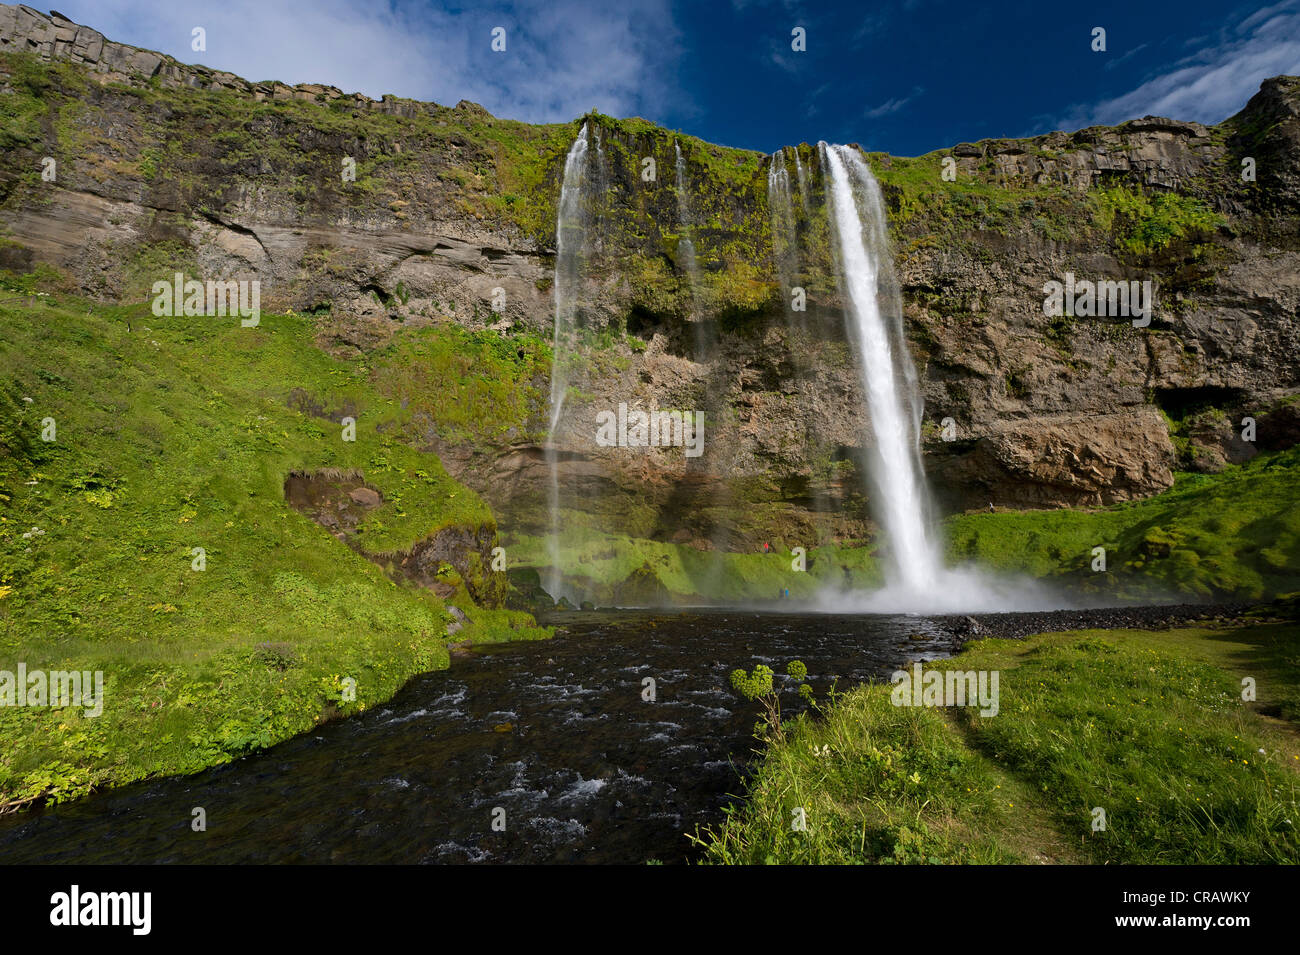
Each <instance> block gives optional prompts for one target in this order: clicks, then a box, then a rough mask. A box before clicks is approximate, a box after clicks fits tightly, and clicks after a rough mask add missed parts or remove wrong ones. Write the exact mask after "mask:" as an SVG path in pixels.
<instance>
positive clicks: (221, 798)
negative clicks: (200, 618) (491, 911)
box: [0, 610, 952, 864]
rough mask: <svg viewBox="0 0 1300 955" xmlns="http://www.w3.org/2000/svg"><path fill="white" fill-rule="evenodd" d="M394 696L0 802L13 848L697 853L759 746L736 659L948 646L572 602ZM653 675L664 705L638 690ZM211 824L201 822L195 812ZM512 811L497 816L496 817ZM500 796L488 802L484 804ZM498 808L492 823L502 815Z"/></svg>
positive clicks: (901, 622) (593, 855)
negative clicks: (202, 756) (186, 764)
mask: <svg viewBox="0 0 1300 955" xmlns="http://www.w3.org/2000/svg"><path fill="white" fill-rule="evenodd" d="M548 622H551V623H555V624H557V625H558V626H559V627H561V628H562V630H557V635H556V637H555V638H554V639H552V640H547V641H539V642H530V643H513V644H497V645H487V646H481V647H476V648H473V649H472V650H470V651H469V652H466V653H463V654H458V655H457V656H456V657H455V658H454V659H453V661H452V665H451V668H450V669H448V670H443V671H439V672H436V673H430V674H426V675H423V676H420V677H417V678H416V679H414V680H412V681H411V682H410V683H409V684H408V685H407V686H405V687H404V688H403V689H402V690H401V691H400V692H399V693H398V694H397V696H396V697H394V698H393V699H392V700H391V701H390V702H388V703H386V704H383V705H381V706H377V707H375V708H373V709H371V710H369V711H368V712H366V713H364V714H361V715H359V716H357V717H354V718H351V719H347V720H339V721H337V722H333V723H329V724H326V725H323V726H320V727H317V728H316V729H315V730H313V731H311V732H308V733H306V734H304V735H303V736H299V737H296V738H294V739H292V740H289V741H287V742H285V743H282V744H279V745H277V746H274V747H272V748H271V749H268V750H266V751H264V752H262V753H258V754H256V755H253V756H249V757H245V758H242V759H239V760H237V761H235V762H232V763H229V764H227V765H224V766H220V767H216V768H214V769H210V770H206V771H204V772H202V773H198V774H196V775H193V776H187V777H173V778H166V779H159V780H154V781H148V782H143V783H137V784H134V785H131V786H127V787H123V788H121V789H117V790H112V791H109V792H106V793H101V794H95V795H92V796H90V797H88V798H86V799H83V800H79V801H76V802H73V803H69V804H66V805H62V806H55V807H50V808H44V809H35V810H31V811H27V812H21V813H16V814H13V815H11V816H6V817H0V860H2V861H4V862H6V863H40V862H68V863H72V862H75V863H124V862H125V863H330V862H340V863H361V864H365V863H466V862H474V863H477V862H487V863H570V862H585V863H642V862H645V861H647V860H652V859H653V860H658V861H661V862H664V863H680V862H688V861H691V860H692V859H693V858H695V857H696V855H697V852H696V850H693V848H692V846H691V844H690V842H689V840H688V839H687V838H686V835H685V834H686V833H691V832H694V831H695V830H696V827H697V826H704V825H711V824H716V823H717V822H719V821H720V819H721V818H722V808H723V807H724V806H726V805H727V804H728V803H729V802H731V801H732V798H733V795H734V794H738V793H741V792H742V791H743V785H744V772H745V766H746V764H747V763H748V762H749V761H750V760H751V759H752V758H753V751H754V748H755V746H756V745H757V744H756V742H755V740H754V739H753V736H752V734H753V729H754V724H755V720H756V718H757V715H758V708H757V706H756V704H753V703H747V702H744V701H742V700H741V699H739V698H738V697H737V696H736V694H735V693H734V692H733V691H732V690H731V689H730V686H729V684H728V676H729V674H730V672H731V671H732V670H733V669H735V668H737V667H743V668H744V669H746V670H748V669H751V668H752V667H753V666H754V665H755V664H756V663H766V664H767V665H768V666H770V667H772V669H773V670H775V671H777V673H778V685H781V686H784V688H785V689H784V692H783V694H782V695H783V705H784V706H785V707H786V713H787V715H788V714H790V713H793V712H795V710H796V709H797V707H796V706H795V703H796V701H797V697H796V695H795V693H794V691H793V686H794V684H793V681H791V680H789V678H787V677H785V676H784V670H785V664H786V662H787V661H789V660H791V659H799V660H802V661H803V662H804V663H806V664H807V666H808V671H809V682H810V683H812V685H813V688H814V689H815V690H816V692H817V694H818V697H819V698H821V697H823V695H824V694H825V692H826V691H827V689H828V688H829V687H830V686H831V685H832V683H833V682H836V681H837V683H838V688H839V689H841V690H844V689H848V688H849V687H851V686H854V685H856V684H858V683H862V682H864V681H867V680H870V679H872V678H875V679H888V676H889V673H890V672H891V671H893V670H894V669H896V668H897V667H898V666H900V665H901V664H902V663H903V662H904V661H905V660H908V659H915V660H929V659H935V658H938V657H944V656H947V655H948V653H949V650H950V647H951V645H952V638H951V636H950V634H949V633H948V632H947V630H945V629H944V628H943V627H942V626H941V625H940V624H939V623H938V622H935V621H929V620H927V619H926V618H923V617H916V616H889V615H852V616H850V615H842V616H841V615H818V614H808V613H799V614H793V613H791V614H777V613H753V612H745V611H727V610H721V611H699V612H694V611H693V612H688V613H665V612H651V611H618V612H585V613H569V614H564V615H560V616H557V617H556V618H555V619H554V620H551V621H548ZM646 677H652V678H653V679H654V681H655V691H656V692H655V695H656V699H655V701H654V702H647V701H645V700H643V699H642V693H643V682H642V681H643V680H644V679H645V678H646ZM198 806H201V807H203V808H204V810H205V811H206V814H207V830H206V831H205V832H194V831H193V830H192V829H191V820H192V810H193V809H194V807H198ZM499 810H504V831H501V822H500V820H501V819H502V813H501V812H500V811H499ZM494 811H495V813H494ZM494 815H495V818H496V819H497V820H498V823H497V827H496V828H494V826H493V820H494Z"/></svg>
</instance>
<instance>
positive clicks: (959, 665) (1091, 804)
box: [697, 623, 1300, 865]
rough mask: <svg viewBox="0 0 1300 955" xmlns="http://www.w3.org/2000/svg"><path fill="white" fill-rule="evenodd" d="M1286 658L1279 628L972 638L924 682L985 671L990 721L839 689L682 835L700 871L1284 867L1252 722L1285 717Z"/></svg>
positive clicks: (1280, 771) (1289, 829)
mask: <svg viewBox="0 0 1300 955" xmlns="http://www.w3.org/2000/svg"><path fill="white" fill-rule="evenodd" d="M1297 651H1300V627H1297V625H1296V624H1294V623H1286V624H1280V623H1267V624H1265V623H1261V624H1255V625H1250V626H1246V627H1242V628H1238V629H1222V630H1204V629H1196V630H1179V631H1172V632H1165V633H1151V632H1145V631H1113V632H1098V631H1082V632H1074V633H1063V634H1045V635H1039V636H1036V637H1031V638H1029V639H1028V640H1024V641H1013V640H985V641H980V642H979V643H977V644H973V645H971V646H970V647H969V648H968V649H967V650H966V651H965V652H964V653H962V654H960V655H959V656H958V657H956V658H953V659H951V660H946V661H942V662H938V663H934V664H927V667H926V669H927V670H929V669H934V670H939V671H948V670H964V671H972V670H975V671H980V670H983V671H998V672H999V673H1000V688H999V696H1000V707H999V709H998V712H997V714H996V715H994V716H987V717H984V716H980V715H979V714H978V711H977V709H975V708H973V707H966V708H964V709H961V708H951V709H946V708H940V707H908V706H894V705H893V704H892V703H891V701H890V695H891V689H892V688H891V687H889V686H887V685H886V686H881V685H876V686H866V687H860V688H858V689H855V690H853V691H851V692H849V693H847V694H844V695H843V696H841V697H839V698H837V699H836V700H835V701H834V703H833V704H832V705H831V706H830V707H828V708H826V709H824V710H823V711H822V714H821V715H822V718H815V717H813V716H809V715H808V714H802V715H801V716H800V717H799V718H798V719H797V720H794V721H791V722H790V723H789V724H787V727H786V733H785V735H784V738H777V739H774V740H773V741H772V742H771V745H770V748H769V750H768V751H767V753H766V755H765V756H764V757H763V760H762V764H761V766H760V767H759V769H758V772H757V775H756V777H755V778H754V779H753V781H752V783H751V784H750V785H749V787H748V799H747V802H746V803H744V804H743V805H739V806H734V807H732V808H731V809H730V810H729V813H728V816H727V818H726V819H725V820H724V822H723V823H722V824H721V825H720V826H719V827H717V828H716V830H705V831H704V832H702V833H699V834H697V839H698V840H699V841H700V844H701V845H702V846H703V847H704V849H705V856H706V860H707V861H710V862H720V863H764V862H768V863H772V862H777V863H794V862H797V863H998V862H1097V863H1171V864H1187V865H1191V864H1197V865H1201V864H1243V863H1249V864H1257V863H1280V862H1294V861H1295V860H1296V859H1297V858H1300V835H1297V825H1296V823H1297V822H1298V821H1300V820H1298V819H1297V815H1296V813H1297V810H1300V806H1297V802H1296V800H1297V796H1298V795H1300V785H1298V782H1300V776H1298V775H1297V773H1298V772H1300V744H1298V743H1297V737H1296V735H1295V729H1296V727H1295V725H1294V722H1292V723H1291V724H1289V725H1279V724H1277V723H1276V722H1275V721H1273V720H1272V719H1270V718H1268V717H1265V716H1263V715H1261V710H1264V709H1267V710H1270V711H1271V710H1274V709H1275V708H1276V707H1277V706H1278V705H1279V703H1280V702H1282V701H1283V700H1287V701H1289V705H1290V706H1291V707H1294V703H1295V687H1296V686H1297V685H1300V656H1297ZM1244 676H1250V677H1252V678H1254V679H1255V680H1256V681H1257V684H1258V687H1259V694H1260V697H1259V701H1258V703H1257V704H1251V703H1244V702H1243V701H1242V677H1244ZM1287 718H1288V719H1290V720H1292V721H1294V720H1295V718H1296V712H1295V710H1294V709H1293V708H1292V709H1290V710H1288V717H1287ZM1098 808H1100V809H1102V810H1104V812H1105V828H1104V829H1098V830H1096V831H1094V828H1093V824H1094V819H1099V818H1100V817H1099V816H1097V815H1096V814H1095V812H1094V810H1096V809H1098ZM795 819H799V820H801V821H803V822H804V823H805V826H804V827H803V828H800V827H798V826H795V825H793V824H792V820H795Z"/></svg>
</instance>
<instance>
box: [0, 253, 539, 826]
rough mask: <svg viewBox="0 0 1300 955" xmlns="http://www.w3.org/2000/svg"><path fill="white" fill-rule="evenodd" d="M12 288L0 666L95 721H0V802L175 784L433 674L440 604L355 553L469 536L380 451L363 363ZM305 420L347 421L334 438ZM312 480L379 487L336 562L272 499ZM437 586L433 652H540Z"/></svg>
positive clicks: (271, 332) (42, 714)
mask: <svg viewBox="0 0 1300 955" xmlns="http://www.w3.org/2000/svg"><path fill="white" fill-rule="evenodd" d="M36 281H37V277H34V276H27V277H23V278H11V279H9V280H6V281H5V282H4V287H3V288H0V328H2V329H3V333H2V334H0V382H3V386H2V387H0V669H5V670H9V671H11V672H12V671H13V670H14V669H15V667H16V665H17V664H18V663H19V662H22V663H25V664H26V666H27V668H28V669H29V670H35V669H43V670H71V669H76V670H91V671H94V670H101V671H103V674H104V682H105V692H106V696H107V701H106V704H105V707H104V712H103V715H102V716H100V717H98V718H85V717H84V716H83V715H82V714H81V710H80V709H78V708H71V707H65V708H41V707H3V708H0V735H2V736H3V738H4V739H5V748H4V752H3V754H2V755H0V804H3V803H4V802H6V801H15V800H17V801H22V800H28V799H33V798H38V797H41V796H45V797H48V798H51V799H56V800H57V799H65V798H71V797H73V796H76V795H78V794H81V793H84V792H86V791H87V790H88V789H89V788H91V787H94V786H106V785H116V784H120V783H123V782H127V781H130V780H133V779H138V778H141V777H144V776H149V775H154V774H162V773H183V772H190V771H194V770H197V769H200V768H202V767H205V766H208V765H212V764H214V763H218V762H222V761H224V760H228V759H231V758H233V757H235V756H238V755H241V754H243V753H246V752H248V751H250V750H252V749H257V748H260V747H263V746H267V745H269V744H271V743H274V742H276V741H279V740H282V739H284V738H286V737H288V736H291V735H293V734H295V733H299V732H303V731H305V730H307V729H310V728H311V727H312V726H313V725H314V724H316V723H317V722H319V721H321V720H323V719H329V718H332V717H334V716H336V715H339V714H347V713H353V712H357V711H358V710H361V709H364V708H366V707H368V706H372V705H374V704H375V703H377V702H380V701H382V700H385V699H387V698H388V697H390V696H391V695H392V693H393V692H394V691H395V690H396V689H397V688H398V687H400V686H401V685H402V684H403V683H404V682H405V681H406V680H407V679H408V678H409V677H411V676H412V675H414V674H417V673H420V672H424V671H427V670H430V669H435V668H438V667H443V666H446V665H447V663H448V652H447V649H446V644H447V640H448V637H447V632H446V631H447V623H448V621H449V616H448V614H447V612H446V609H445V605H444V603H443V601H442V600H439V599H438V598H437V597H435V596H434V595H433V594H432V593H431V592H429V591H426V590H422V589H420V588H417V587H414V586H411V585H408V584H405V583H398V582H395V581H394V580H391V579H389V578H388V577H387V576H385V574H384V572H383V571H382V570H381V569H380V567H379V566H377V565H376V563H374V562H372V561H371V560H368V559H366V556H365V554H366V553H370V554H384V553H392V552H400V551H404V550H406V549H408V548H410V547H411V546H412V545H413V544H415V543H417V542H418V541H420V540H422V539H424V538H426V537H427V536H429V535H431V534H434V533H437V532H438V531H440V530H443V529H459V528H463V529H466V530H468V531H471V532H473V531H476V530H478V529H482V528H486V529H487V530H488V531H489V532H491V531H493V530H494V529H495V522H494V520H493V518H492V515H491V513H490V511H489V510H488V508H487V506H486V505H485V504H484V503H483V502H482V501H481V500H480V499H479V498H478V496H477V495H476V494H474V492H472V491H471V490H469V489H468V488H466V487H464V486H463V485H461V484H459V483H458V482H457V481H455V480H453V479H452V478H451V477H450V476H449V475H447V474H446V472H445V471H444V470H443V468H442V466H441V464H440V463H439V461H438V458H437V457H436V456H434V455H430V454H424V453H421V452H419V451H416V450H414V449H413V448H411V447H409V446H407V445H406V444H403V443H402V442H401V441H400V440H398V438H397V437H396V435H398V434H400V433H401V431H402V429H403V428H404V427H405V426H406V425H407V424H408V423H409V420H410V414H411V412H410V411H409V409H408V410H403V409H402V408H401V406H400V403H399V402H398V401H396V400H394V399H392V398H389V397H387V396H386V395H385V394H384V393H383V392H382V391H381V390H378V389H376V387H375V386H374V385H373V384H372V382H371V378H372V374H373V375H375V376H376V377H379V378H383V371H384V368H385V366H384V364H383V360H382V359H378V360H376V359H373V358H372V359H368V360H357V361H338V360H335V359H332V358H330V357H329V356H327V355H326V354H325V353H323V352H322V351H320V350H319V349H317V348H316V347H315V346H314V344H313V340H312V336H313V329H312V325H311V322H310V321H309V320H307V319H304V318H301V317H295V316H276V315H265V314H264V315H262V317H261V322H260V324H259V325H258V326H257V327H255V328H243V327H241V326H240V323H239V321H238V319H222V318H210V317H190V318H183V317H178V318H166V317H157V316H154V315H152V314H150V311H149V309H148V307H147V306H123V307H105V306H100V305H94V304H91V303H88V302H85V301H83V300H79V299H74V298H70V297H67V296H63V295H60V294H58V293H57V292H56V293H55V294H40V295H36V296H34V298H35V301H36V304H35V306H29V305H28V302H29V300H30V299H29V298H28V296H27V295H16V294H15V293H16V292H18V291H20V290H21V291H26V290H27V289H29V288H31V287H32V285H33V284H34V283H35V282H36ZM407 334H408V333H407V332H402V333H399V337H400V336H403V335H407ZM438 334H439V332H438V331H436V330H435V331H426V332H425V333H421V335H412V339H413V340H415V339H419V338H420V337H422V336H423V337H429V336H436V335H438ZM403 347H405V346H404V345H403V344H402V342H401V341H399V344H398V345H397V347H396V350H395V351H396V354H398V355H401V354H402V353H403ZM410 347H412V348H416V347H418V346H416V345H411V346H410ZM482 347H484V348H486V347H488V346H487V345H485V344H484V345H482ZM370 362H374V367H371V364H370ZM385 380H387V379H385ZM437 384H438V383H436V382H430V383H429V387H430V388H433V387H435V385H437ZM442 387H443V388H448V387H451V388H454V387H455V380H454V379H450V380H448V381H447V382H445V383H443V384H442ZM295 393H300V394H305V395H307V396H308V399H307V400H305V401H304V402H299V403H297V406H296V407H291V401H290V396H291V395H293V394H295ZM312 404H317V405H319V407H320V408H321V409H322V411H321V412H319V413H320V414H322V415H323V414H325V413H330V412H332V413H334V414H336V415H337V411H336V410H335V409H341V408H343V407H345V406H346V407H348V408H349V409H351V410H350V413H351V414H352V415H353V416H354V417H355V418H356V422H357V424H356V439H355V441H345V440H343V435H342V428H341V425H340V424H338V423H336V421H337V419H336V420H334V421H332V420H328V419H327V418H325V417H317V416H314V415H313V414H309V413H306V411H305V409H306V408H308V406H310V405H312ZM51 428H52V429H53V430H49V429H51ZM46 434H48V435H49V436H51V437H53V438H54V440H52V441H46V440H43V437H44V436H45V435H46ZM314 471H327V472H331V471H332V472H340V473H356V472H360V473H362V474H364V476H365V479H366V481H367V483H369V484H371V485H372V486H374V487H376V488H378V489H379V491H380V492H381V493H382V495H383V503H382V504H381V505H380V506H378V507H376V508H374V509H373V510H371V511H370V512H368V514H367V516H366V518H365V520H364V521H362V523H361V524H360V526H359V527H358V529H357V535H356V539H355V545H356V549H355V550H354V549H350V548H349V547H347V546H345V545H343V544H342V543H340V542H339V541H337V540H335V539H334V538H333V537H332V536H331V535H330V534H329V533H327V532H326V531H325V530H324V529H322V528H321V527H319V526H317V525H316V524H315V523H314V522H313V521H311V520H310V519H308V518H307V517H305V516H303V515H302V514H300V513H298V512H296V511H294V510H292V509H291V508H289V507H288V506H287V505H286V503H285V494H284V484H285V479H286V477H287V476H288V475H289V474H290V473H293V472H309V473H310V472H314ZM195 548H202V554H201V555H200V553H199V552H198V551H196V550H195ZM200 558H201V559H200ZM471 564H472V562H471ZM200 565H201V566H202V569H201V570H200V569H197V568H198V567H199V566H200ZM449 583H450V584H451V585H452V586H453V587H454V588H455V591H456V592H455V593H454V594H453V595H452V596H451V597H449V598H448V599H449V601H450V602H452V603H455V604H457V605H459V606H460V609H461V610H462V611H464V612H465V613H466V614H468V616H469V621H470V624H469V626H468V628H467V629H466V630H464V631H463V633H461V634H460V635H458V637H457V639H471V640H494V639H518V638H524V637H533V636H540V635H543V632H542V631H538V630H536V629H535V628H534V627H533V623H532V620H531V618H529V617H528V616H527V615H525V614H518V613H512V612H508V611H501V610H492V611H490V610H484V609H480V608H478V607H476V606H474V604H473V603H472V602H470V601H469V599H468V597H467V595H466V592H465V589H464V587H463V585H462V584H461V582H460V581H459V580H458V579H456V577H455V575H454V574H452V575H450V577H449ZM345 679H352V680H355V681H356V686H355V699H351V698H349V697H348V696H346V695H345V693H344V686H345V685H344V682H343V681H344V680H345Z"/></svg>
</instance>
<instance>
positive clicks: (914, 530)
mask: <svg viewBox="0 0 1300 955" xmlns="http://www.w3.org/2000/svg"><path fill="white" fill-rule="evenodd" d="M818 148H819V150H820V152H821V157H822V168H823V170H824V171H825V174H826V181H827V193H828V195H827V202H826V210H827V216H828V219H829V222H830V228H831V235H832V238H833V243H832V248H834V250H835V253H836V254H835V264H836V270H837V278H838V280H839V284H840V294H841V296H842V297H843V299H844V318H845V324H846V325H847V326H848V334H849V339H850V341H851V342H852V343H853V345H854V346H855V348H856V351H857V355H858V362H859V372H860V374H861V378H862V388H863V393H864V395H865V397H866V404H867V409H866V410H867V412H868V415H869V417H870V421H871V430H872V433H873V436H874V438H875V443H874V448H873V449H872V451H871V452H870V455H869V466H870V472H871V476H872V478H873V482H872V483H873V485H874V494H873V498H874V499H875V501H876V505H875V508H874V510H875V513H876V518H877V520H878V521H879V522H880V524H881V526H882V528H883V530H884V532H885V536H886V538H887V540H888V551H889V555H890V564H891V565H892V566H891V570H892V574H891V576H892V578H893V579H892V580H891V581H890V583H891V585H893V586H895V587H900V588H901V589H902V590H903V591H904V592H905V593H908V594H911V595H913V596H923V595H925V594H933V593H934V592H935V589H936V584H937V583H938V581H939V579H940V576H941V575H942V570H941V564H940V561H939V558H938V554H937V552H936V550H935V545H934V542H933V540H932V537H931V531H930V527H929V525H928V520H927V516H926V512H927V510H928V502H927V491H926V486H925V477H924V472H923V471H922V468H921V455H920V423H921V402H920V396H919V389H918V387H917V381H916V372H915V370H914V369H913V367H912V361H911V357H910V355H909V354H908V351H907V343H906V341H905V339H904V337H903V321H902V306H901V298H900V296H899V291H898V282H897V279H896V278H895V275H894V267H893V259H892V255H891V252H890V249H889V234H888V230H887V226H886V222H885V208H884V202H883V200H882V197H881V193H880V187H879V186H878V185H877V184H876V180H875V177H874V176H872V174H871V170H870V168H869V167H868V166H867V164H866V162H865V161H864V160H863V159H862V157H861V155H860V154H859V153H858V151H857V150H856V149H851V148H849V147H847V146H831V145H828V144H826V143H820V144H819V145H818Z"/></svg>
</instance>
